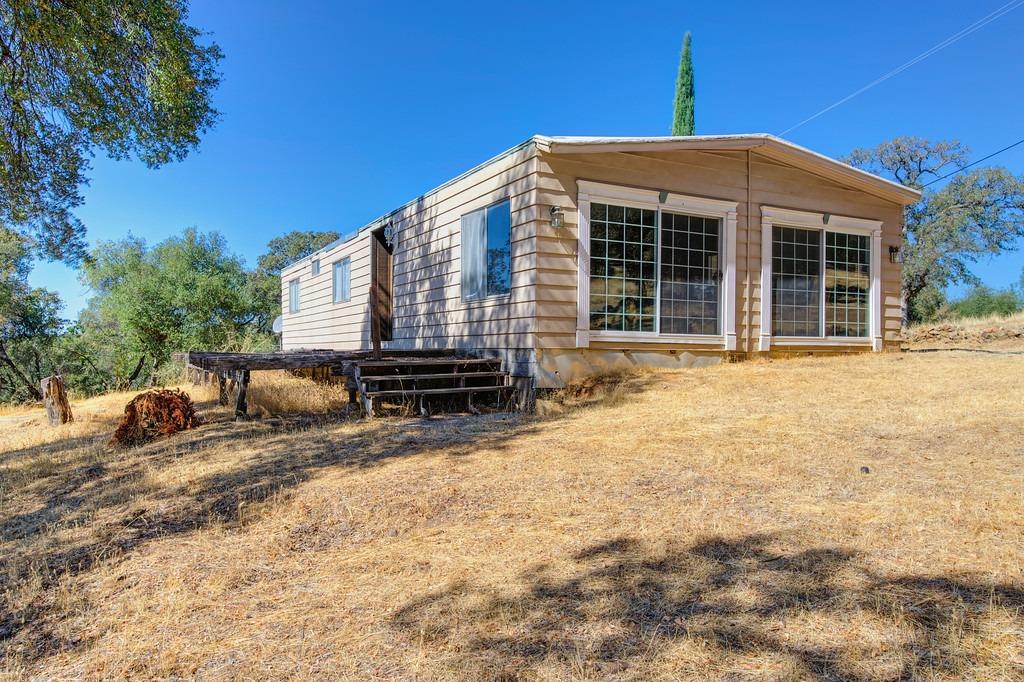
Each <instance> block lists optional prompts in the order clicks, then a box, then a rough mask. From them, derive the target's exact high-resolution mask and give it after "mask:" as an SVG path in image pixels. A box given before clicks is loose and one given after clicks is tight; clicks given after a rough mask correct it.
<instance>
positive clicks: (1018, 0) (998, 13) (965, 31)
mask: <svg viewBox="0 0 1024 682" xmlns="http://www.w3.org/2000/svg"><path fill="white" fill-rule="evenodd" d="M1021 5H1024V0H1010V2H1008V3H1006V4H1005V5H1003V6H1002V7H1000V8H999V9H997V10H995V11H993V12H991V13H989V14H987V15H985V16H983V17H982V18H981V19H978V20H977V21H975V22H974V23H973V24H969V25H968V26H965V27H964V28H962V29H960V30H959V31H957V32H956V33H954V34H953V35H951V36H949V37H948V38H946V39H945V40H943V41H942V42H940V43H938V44H937V45H935V46H933V47H931V48H929V49H928V50H925V51H924V52H922V53H921V54H919V55H917V56H916V57H914V58H913V59H911V60H910V61H909V62H906V63H905V64H902V65H901V66H898V67H896V68H895V69H893V70H892V71H890V72H889V73H887V74H885V75H884V76H881V77H879V78H876V79H875V80H873V81H871V82H870V83H868V84H867V85H865V86H864V87H862V88H860V89H859V90H855V91H854V92H852V93H850V94H849V95H847V96H846V97H843V98H842V99H840V100H838V101H836V102H833V103H832V104H830V105H828V106H827V107H825V108H824V109H822V110H821V111H819V112H818V113H816V114H814V115H813V116H809V117H807V118H805V119H804V120H802V121H800V122H799V123H797V124H796V125H794V126H790V127H789V128H786V129H785V130H783V131H782V132H781V133H779V135H780V136H782V135H786V134H788V133H790V132H792V131H794V130H796V129H797V128H799V127H800V126H802V125H804V124H806V123H810V122H811V121H813V120H814V119H816V118H818V117H819V116H821V115H822V114H826V113H828V112H830V111H832V110H833V109H835V108H836V107H838V106H840V105H842V104H845V103H846V102H849V101H850V100H851V99H853V98H854V97H856V96H857V95H860V94H862V93H864V92H867V91H868V90H870V89H871V88H873V87H875V86H876V85H878V84H880V83H883V82H885V81H887V80H889V79H890V78H892V77H893V76H896V75H899V74H900V73H903V72H904V71H906V70H907V69H909V68H910V67H911V66H913V65H914V64H917V63H918V62H921V61H924V60H925V59H927V58H928V57H931V56H932V55H933V54H935V53H936V52H938V51H940V50H942V49H945V48H947V47H949V46H950V45H952V44H953V43H955V42H957V41H958V40H960V39H961V38H966V37H967V36H969V35H970V34H972V33H974V32H975V31H977V30H979V29H981V28H983V27H985V26H987V25H988V24H991V23H992V22H993V21H995V20H996V19H998V18H1000V17H1002V16H1003V15H1004V14H1008V13H1009V12H1012V11H1013V10H1015V9H1017V8H1018V7H1020V6H1021Z"/></svg>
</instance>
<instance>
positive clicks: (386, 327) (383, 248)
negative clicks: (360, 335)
mask: <svg viewBox="0 0 1024 682" xmlns="http://www.w3.org/2000/svg"><path fill="white" fill-rule="evenodd" d="M384 232H385V228H383V227H382V228H380V229H378V230H374V231H373V233H372V234H371V235H370V337H371V342H372V343H373V350H374V352H375V353H379V352H380V343H381V341H390V340H391V338H392V335H393V324H392V318H391V308H392V306H391V290H392V274H393V273H392V259H393V251H394V249H393V248H392V246H391V245H389V244H388V240H387V238H386V237H385V234H384Z"/></svg>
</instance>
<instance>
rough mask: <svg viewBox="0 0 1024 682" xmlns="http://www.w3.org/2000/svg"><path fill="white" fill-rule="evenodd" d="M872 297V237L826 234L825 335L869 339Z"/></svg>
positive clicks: (839, 233) (837, 233)
mask: <svg viewBox="0 0 1024 682" xmlns="http://www.w3.org/2000/svg"><path fill="white" fill-rule="evenodd" d="M870 295H871V238H870V237H868V236H866V235H858V234H845V233H842V232H826V233H825V336H849V337H866V336H867V335H868V328H869V321H868V311H869V310H870V304H869V301H870Z"/></svg>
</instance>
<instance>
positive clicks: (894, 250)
mask: <svg viewBox="0 0 1024 682" xmlns="http://www.w3.org/2000/svg"><path fill="white" fill-rule="evenodd" d="M889 262H890V263H899V262H900V247H898V246H890V247H889Z"/></svg>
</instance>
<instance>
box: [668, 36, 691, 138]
mask: <svg viewBox="0 0 1024 682" xmlns="http://www.w3.org/2000/svg"><path fill="white" fill-rule="evenodd" d="M672 134H673V135H693V60H692V58H691V57H690V32H689V31H687V32H686V35H685V36H684V37H683V51H682V53H681V54H680V55H679V75H678V76H677V77H676V102H675V109H674V111H673V112H672Z"/></svg>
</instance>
